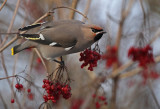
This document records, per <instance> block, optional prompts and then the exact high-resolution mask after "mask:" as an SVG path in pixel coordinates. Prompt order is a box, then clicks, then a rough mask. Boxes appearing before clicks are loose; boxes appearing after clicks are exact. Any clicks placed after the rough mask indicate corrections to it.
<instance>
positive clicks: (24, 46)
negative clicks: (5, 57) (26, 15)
mask: <svg viewBox="0 0 160 109" xmlns="http://www.w3.org/2000/svg"><path fill="white" fill-rule="evenodd" d="M37 45H38V44H37V43H35V42H31V41H25V42H24V43H22V44H19V45H16V46H14V47H13V48H12V49H11V55H15V54H16V53H19V52H20V51H22V50H25V49H28V48H35V47H36V46H37Z"/></svg>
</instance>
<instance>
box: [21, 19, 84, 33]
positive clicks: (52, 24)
mask: <svg viewBox="0 0 160 109" xmlns="http://www.w3.org/2000/svg"><path fill="white" fill-rule="evenodd" d="M68 23H74V24H84V22H81V21H79V20H57V21H50V22H42V23H36V24H32V25H28V26H25V27H22V28H19V29H18V30H19V31H27V30H31V29H34V28H37V27H41V29H45V28H51V27H52V28H53V27H55V26H57V25H63V24H68Z"/></svg>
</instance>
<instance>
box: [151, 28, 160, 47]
mask: <svg viewBox="0 0 160 109" xmlns="http://www.w3.org/2000/svg"><path fill="white" fill-rule="evenodd" d="M159 36H160V28H158V30H157V31H156V33H155V35H154V36H153V38H152V39H151V41H150V42H149V44H152V43H153V42H154V41H155V40H156V39H157V38H158V37H159Z"/></svg>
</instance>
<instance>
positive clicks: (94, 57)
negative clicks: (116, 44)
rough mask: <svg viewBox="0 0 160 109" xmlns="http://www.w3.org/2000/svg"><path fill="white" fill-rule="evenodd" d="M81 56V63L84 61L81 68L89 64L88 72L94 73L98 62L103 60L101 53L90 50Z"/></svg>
mask: <svg viewBox="0 0 160 109" xmlns="http://www.w3.org/2000/svg"><path fill="white" fill-rule="evenodd" d="M80 56H81V57H80V59H79V61H84V63H83V64H82V65H81V68H83V67H84V66H87V65H88V64H89V67H88V70H90V71H93V67H96V66H97V61H98V60H100V59H101V55H100V54H99V53H97V52H96V51H92V50H89V49H86V50H85V51H83V52H81V53H80Z"/></svg>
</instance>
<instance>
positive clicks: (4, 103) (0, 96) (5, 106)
mask: <svg viewBox="0 0 160 109" xmlns="http://www.w3.org/2000/svg"><path fill="white" fill-rule="evenodd" d="M0 98H1V101H2V103H3V105H4V109H8V108H7V104H6V102H5V100H4V98H3V96H2V95H1V93H0Z"/></svg>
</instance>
